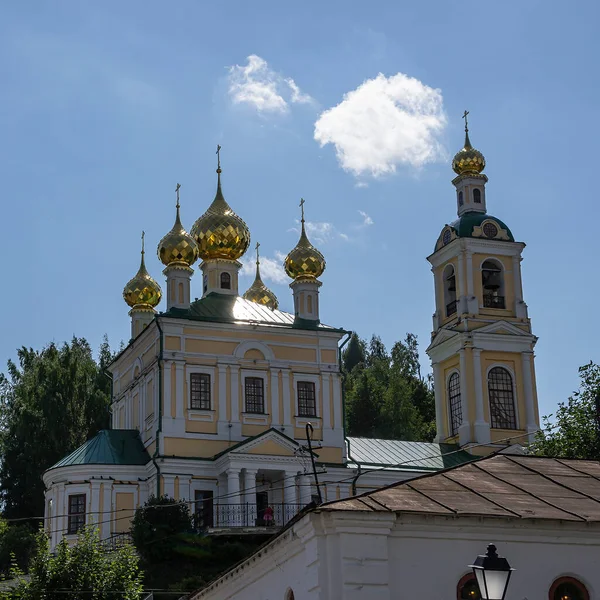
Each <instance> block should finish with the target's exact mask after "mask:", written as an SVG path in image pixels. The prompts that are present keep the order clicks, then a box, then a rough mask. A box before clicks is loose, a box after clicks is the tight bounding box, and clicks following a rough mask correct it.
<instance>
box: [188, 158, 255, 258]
mask: <svg viewBox="0 0 600 600" xmlns="http://www.w3.org/2000/svg"><path fill="white" fill-rule="evenodd" d="M220 149H221V147H220V146H218V149H217V154H218V152H219V150H220ZM190 233H191V235H192V237H193V238H194V239H195V240H196V243H197V244H198V254H199V256H200V258H201V259H202V260H209V259H211V258H226V259H229V260H237V259H238V258H240V257H241V256H243V254H244V252H246V250H247V249H248V246H249V245H250V230H249V229H248V226H247V225H246V223H244V221H243V220H242V219H241V218H240V217H238V216H237V215H236V214H235V213H234V212H233V211H232V210H231V207H230V206H229V204H227V202H226V201H225V198H224V197H223V192H222V191H221V163H220V159H219V167H218V168H217V194H216V195H215V199H214V200H213V202H212V204H211V205H210V206H209V207H208V210H207V211H206V212H205V213H204V214H203V215H202V216H201V217H200V218H199V219H198V220H197V221H196V222H195V223H194V225H193V227H192V230H191V231H190Z"/></svg>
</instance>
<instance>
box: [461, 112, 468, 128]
mask: <svg viewBox="0 0 600 600" xmlns="http://www.w3.org/2000/svg"><path fill="white" fill-rule="evenodd" d="M468 114H469V111H468V110H465V112H464V113H463V116H462V118H463V119H464V120H465V131H469V121H468V120H467V115H468Z"/></svg>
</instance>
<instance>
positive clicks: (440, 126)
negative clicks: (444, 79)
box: [314, 73, 447, 177]
mask: <svg viewBox="0 0 600 600" xmlns="http://www.w3.org/2000/svg"><path fill="white" fill-rule="evenodd" d="M446 121H447V119H446V114H445V112H444V108H443V98H442V93H441V91H440V90H439V89H434V88H431V87H429V86H427V85H425V84H424V83H422V82H421V81H419V80H418V79H415V78H414V77H408V76H407V75H404V74H403V73H397V74H396V75H393V76H391V77H385V76H384V75H383V74H381V73H380V74H379V75H377V77H375V78H374V79H368V80H366V81H365V82H364V83H362V84H361V85H360V86H359V87H358V88H356V89H355V90H352V91H351V92H348V93H346V94H344V98H343V100H342V101H341V102H340V103H339V104H338V105H337V106H334V107H332V108H330V109H328V110H326V111H325V112H323V113H322V114H321V115H320V116H319V118H318V119H317V121H316V123H315V132H314V138H315V140H316V141H317V142H319V144H320V145H321V146H324V145H325V144H333V145H334V146H335V151H336V155H337V158H338V161H339V162H340V165H341V166H342V168H343V169H345V170H346V171H349V172H351V173H353V174H354V175H355V176H360V175H371V176H373V177H377V176H380V175H383V174H386V173H393V172H394V171H395V170H396V167H397V166H398V165H409V166H411V167H414V168H420V167H422V166H423V165H424V164H426V163H429V162H434V161H437V160H440V159H443V158H445V152H444V149H443V147H442V144H441V142H440V140H439V136H440V135H441V133H442V132H443V130H444V128H445V126H446Z"/></svg>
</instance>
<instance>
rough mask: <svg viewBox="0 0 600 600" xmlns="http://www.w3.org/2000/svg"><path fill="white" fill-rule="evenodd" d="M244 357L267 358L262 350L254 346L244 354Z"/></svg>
mask: <svg viewBox="0 0 600 600" xmlns="http://www.w3.org/2000/svg"><path fill="white" fill-rule="evenodd" d="M244 358H247V359H255V360H265V355H264V354H263V353H262V352H261V351H260V350H257V349H256V348H252V349H250V350H248V351H247V352H246V353H245V354H244Z"/></svg>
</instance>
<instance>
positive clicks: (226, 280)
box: [221, 273, 231, 290]
mask: <svg viewBox="0 0 600 600" xmlns="http://www.w3.org/2000/svg"><path fill="white" fill-rule="evenodd" d="M221 289H222V290H230V289H231V275H230V274H229V273H221Z"/></svg>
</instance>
